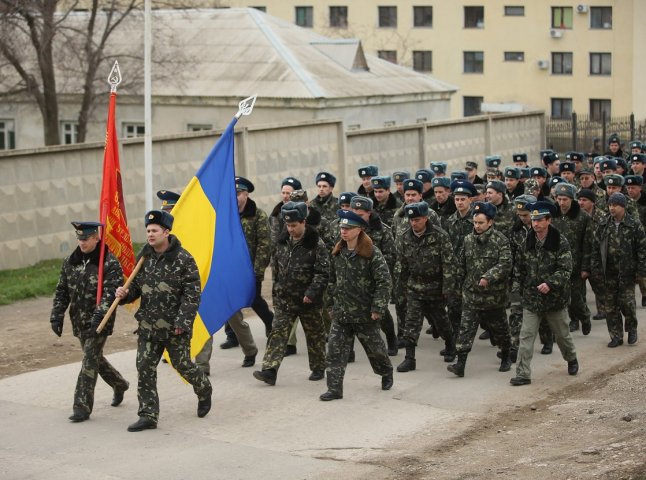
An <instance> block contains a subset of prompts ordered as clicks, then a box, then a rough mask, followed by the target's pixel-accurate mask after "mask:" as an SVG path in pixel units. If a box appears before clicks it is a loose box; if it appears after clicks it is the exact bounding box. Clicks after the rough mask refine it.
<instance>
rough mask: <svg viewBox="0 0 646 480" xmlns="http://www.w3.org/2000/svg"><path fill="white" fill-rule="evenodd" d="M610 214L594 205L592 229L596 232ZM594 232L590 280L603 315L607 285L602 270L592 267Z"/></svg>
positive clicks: (597, 305)
mask: <svg viewBox="0 0 646 480" xmlns="http://www.w3.org/2000/svg"><path fill="white" fill-rule="evenodd" d="M607 216H608V213H607V212H604V211H603V210H601V209H600V208H597V207H596V206H595V207H594V210H593V212H592V231H593V232H594V233H595V234H596V231H597V229H598V228H599V225H601V223H602V222H605V218H606V217H607ZM594 248H595V247H594V234H593V237H592V246H591V248H590V270H591V271H590V276H589V277H588V281H589V282H590V287H591V288H592V292H593V293H594V301H595V304H596V307H597V312H598V313H599V314H601V315H604V318H605V314H606V299H605V294H606V292H605V286H604V281H603V275H602V273H601V272H600V271H596V272H595V271H594V270H593V269H592V259H593V254H594Z"/></svg>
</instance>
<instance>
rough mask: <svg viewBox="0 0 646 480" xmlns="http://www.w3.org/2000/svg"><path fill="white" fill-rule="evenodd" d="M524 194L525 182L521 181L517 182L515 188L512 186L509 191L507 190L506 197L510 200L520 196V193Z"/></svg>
mask: <svg viewBox="0 0 646 480" xmlns="http://www.w3.org/2000/svg"><path fill="white" fill-rule="evenodd" d="M524 194H525V184H524V183H523V182H518V185H516V188H514V189H513V190H512V191H511V192H510V191H509V190H507V197H508V198H509V200H511V201H512V202H513V201H514V200H515V199H516V197H520V196H521V195H524Z"/></svg>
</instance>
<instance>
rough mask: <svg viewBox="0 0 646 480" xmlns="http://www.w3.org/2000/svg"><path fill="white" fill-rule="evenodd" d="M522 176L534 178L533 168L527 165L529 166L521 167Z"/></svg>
mask: <svg viewBox="0 0 646 480" xmlns="http://www.w3.org/2000/svg"><path fill="white" fill-rule="evenodd" d="M520 178H532V169H531V168H529V167H527V168H521V169H520Z"/></svg>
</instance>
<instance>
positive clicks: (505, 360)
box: [498, 350, 511, 372]
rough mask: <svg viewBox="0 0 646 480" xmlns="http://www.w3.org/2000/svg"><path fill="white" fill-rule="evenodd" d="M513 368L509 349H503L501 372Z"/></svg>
mask: <svg viewBox="0 0 646 480" xmlns="http://www.w3.org/2000/svg"><path fill="white" fill-rule="evenodd" d="M509 370H511V355H510V352H509V351H505V350H503V351H502V352H501V355H500V368H499V369H498V371H499V372H508V371H509Z"/></svg>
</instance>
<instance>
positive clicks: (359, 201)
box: [350, 195, 372, 212]
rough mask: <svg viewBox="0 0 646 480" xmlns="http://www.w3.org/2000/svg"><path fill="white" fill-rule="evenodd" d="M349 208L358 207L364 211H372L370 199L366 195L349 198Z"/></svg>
mask: <svg viewBox="0 0 646 480" xmlns="http://www.w3.org/2000/svg"><path fill="white" fill-rule="evenodd" d="M350 208H358V209H361V210H365V211H366V212H371V211H372V200H371V199H370V198H368V197H361V196H359V195H357V196H355V197H352V200H350Z"/></svg>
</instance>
